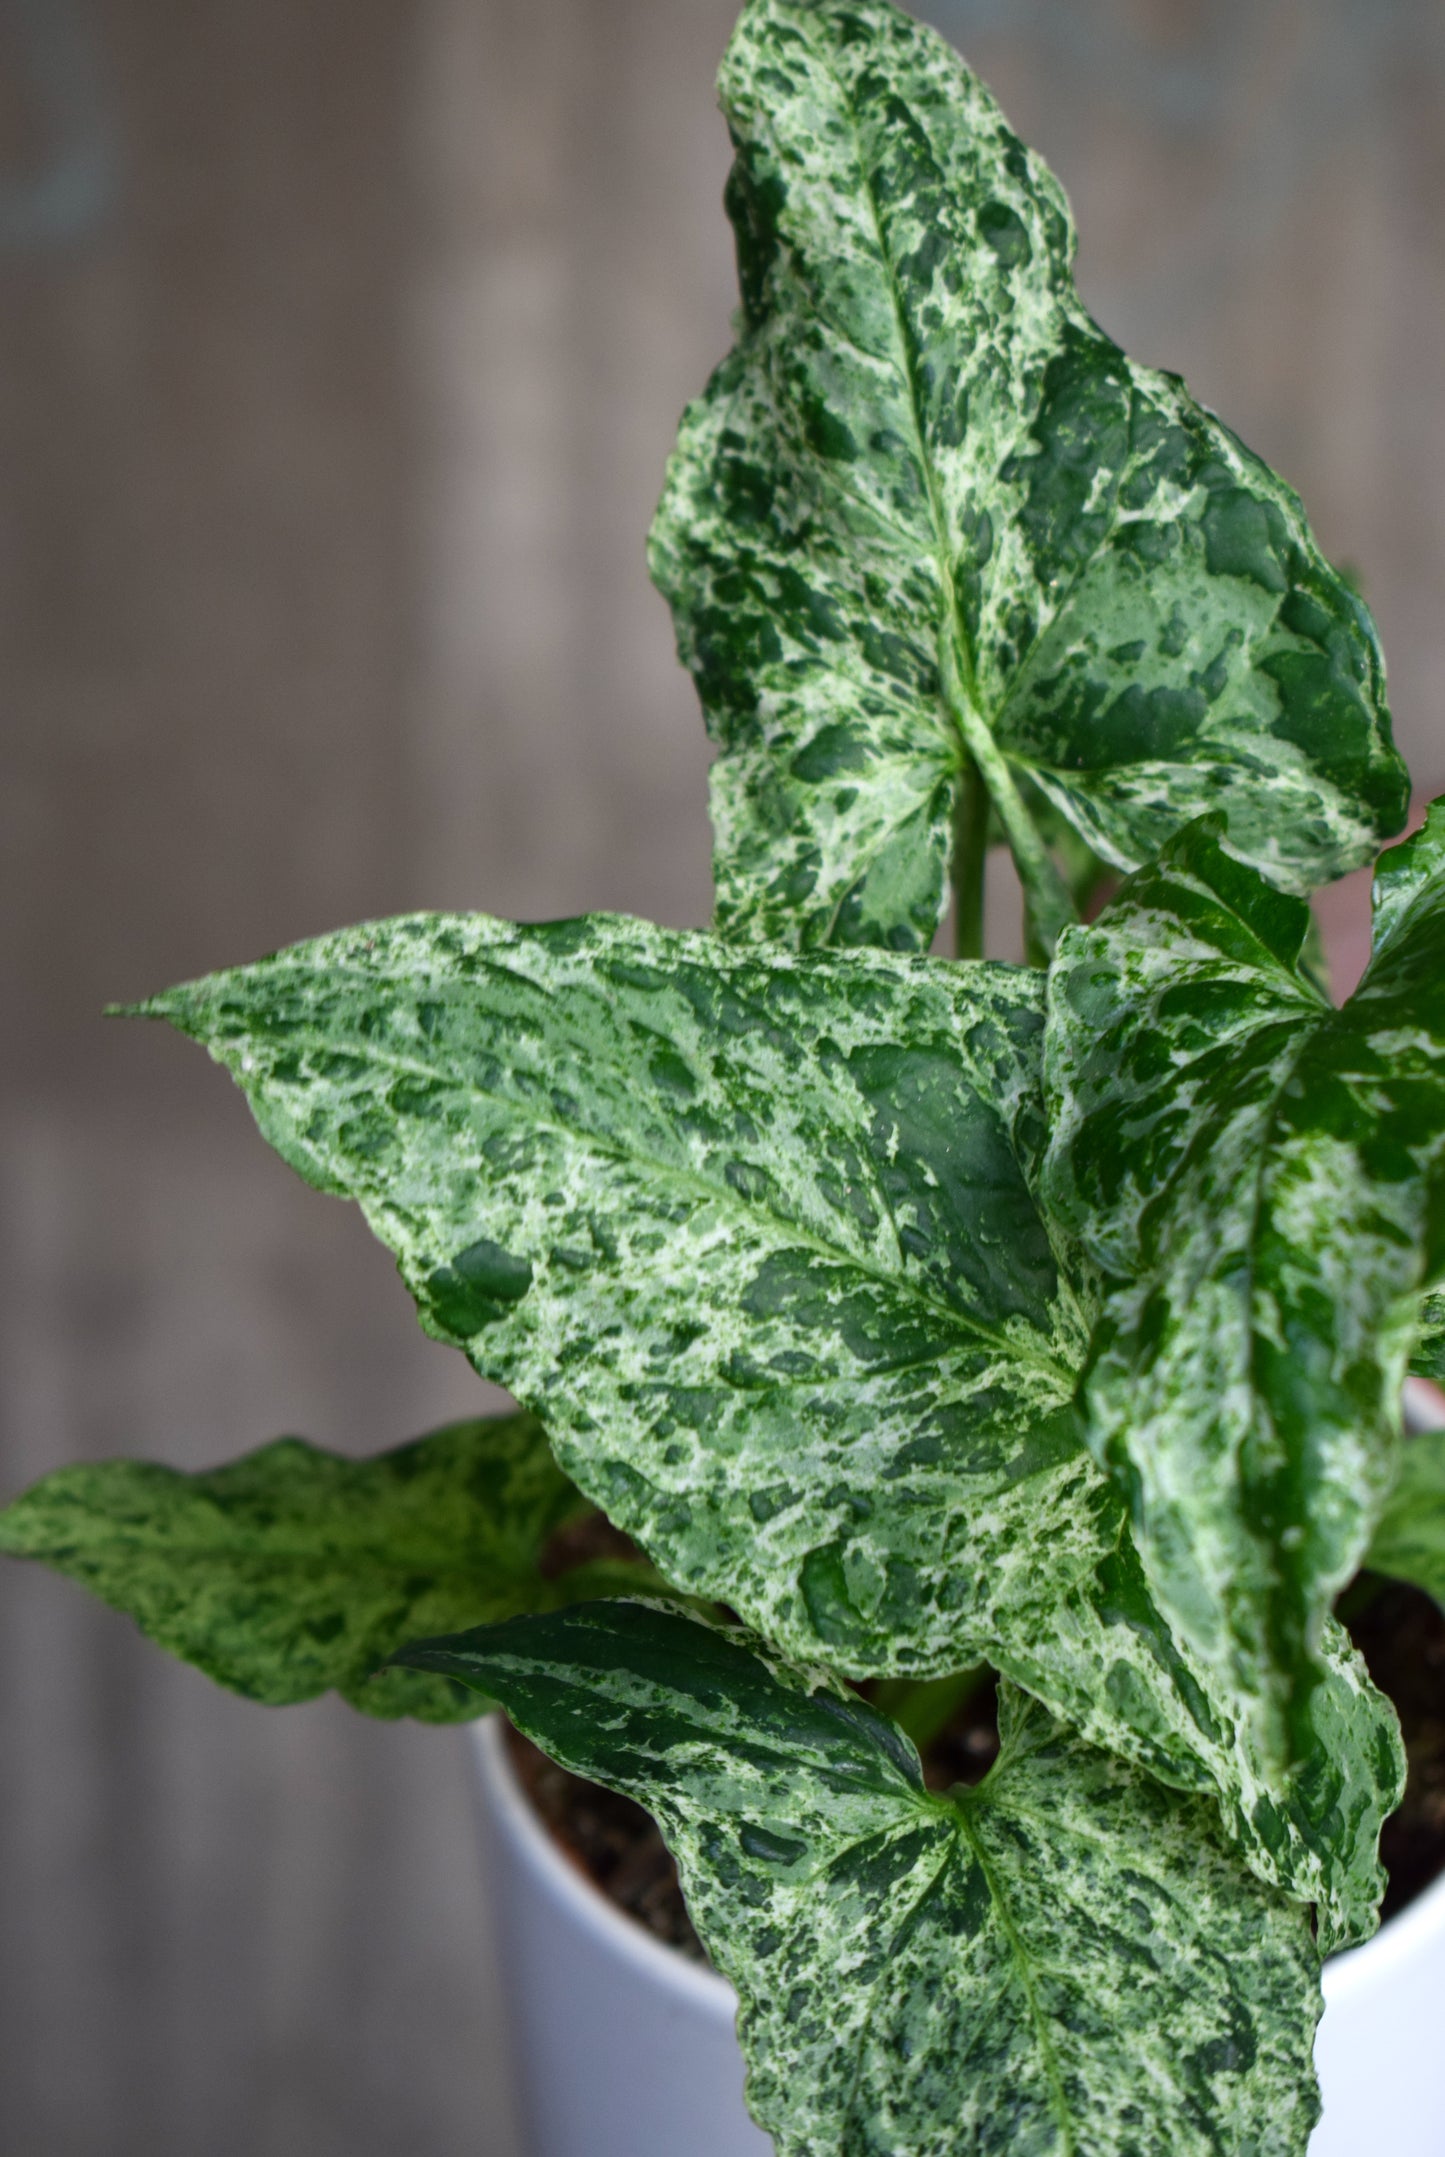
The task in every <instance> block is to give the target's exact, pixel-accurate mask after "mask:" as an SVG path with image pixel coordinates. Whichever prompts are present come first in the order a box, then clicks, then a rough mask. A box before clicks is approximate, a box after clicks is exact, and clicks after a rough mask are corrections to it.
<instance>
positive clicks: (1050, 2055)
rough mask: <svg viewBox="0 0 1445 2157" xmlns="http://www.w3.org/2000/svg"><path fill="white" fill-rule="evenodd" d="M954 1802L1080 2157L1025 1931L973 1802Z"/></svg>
mask: <svg viewBox="0 0 1445 2157" xmlns="http://www.w3.org/2000/svg"><path fill="white" fill-rule="evenodd" d="M1002 1765H1003V1763H1002V1762H999V1763H998V1764H996V1766H995V1768H994V1770H993V1773H994V1774H997V1773H998V1771H999V1767H1000V1766H1002ZM992 1779H993V1778H992V1776H990V1777H989V1778H988V1780H989V1781H991V1780H992ZM986 1790H987V1783H984V1784H982V1785H980V1787H979V1790H977V1791H968V1792H967V1793H963V1794H962V1795H966V1796H967V1797H968V1799H969V1800H970V1803H971V1804H972V1805H973V1806H983V1805H986V1804H988V1803H989V1802H991V1795H990V1796H985V1795H984V1794H983V1793H984V1792H985V1791H986ZM952 1806H953V1812H954V1817H955V1819H956V1821H957V1833H958V1836H959V1839H960V1841H963V1842H966V1843H967V1844H968V1847H969V1849H970V1851H971V1852H972V1853H973V1858H974V1862H975V1863H976V1864H977V1866H978V1869H979V1871H980V1872H981V1873H982V1874H983V1879H984V1885H985V1887H986V1888H987V1889H988V1894H989V1901H990V1903H991V1904H992V1906H993V1910H994V1914H995V1916H996V1917H997V1919H998V1924H999V1929H1000V1931H1001V1932H1002V1933H1003V1936H1004V1939H1005V1940H1006V1942H1007V1943H1008V1948H1009V1954H1010V1958H1011V1960H1012V1962H1013V1965H1014V1968H1015V1969H1016V1971H1017V1972H1018V1981H1019V1986H1020V1989H1021V1991H1022V1992H1023V1996H1024V2005H1025V2007H1026V2009H1027V2012H1028V2018H1029V2021H1030V2023H1031V2025H1032V2026H1033V2031H1034V2036H1035V2040H1036V2042H1037V2044H1038V2048H1039V2056H1040V2058H1041V2060H1042V2062H1043V2069H1044V2079H1045V2081H1046V2082H1047V2084H1048V2089H1049V2107H1050V2110H1051V2111H1052V2113H1053V2115H1054V2118H1055V2120H1056V2121H1057V2122H1058V2125H1059V2129H1060V2132H1061V2133H1062V2135H1063V2138H1064V2149H1063V2153H1062V2157H1077V2152H1078V2143H1077V2140H1076V2138H1075V2133H1074V2117H1073V2112H1072V2109H1071V2107H1070V2105H1069V2099H1068V2092H1067V2090H1066V2089H1065V2086H1064V2076H1063V2070H1062V2068H1061V2067H1060V2065H1059V2058H1058V2054H1057V2052H1056V2051H1055V2049H1054V2036H1053V2029H1052V2026H1051V2023H1050V2020H1049V2017H1048V2015H1047V2014H1046V2013H1045V2011H1044V2009H1043V2008H1042V2007H1041V2005H1040V2004H1039V1998H1038V1993H1037V1990H1036V1986H1035V1976H1034V1965H1033V1958H1032V1956H1031V1954H1030V1952H1029V1949H1028V1946H1027V1944H1026V1942H1025V1940H1024V1938H1023V1935H1022V1933H1020V1931H1019V1929H1018V1927H1017V1925H1016V1924H1015V1923H1014V1919H1013V1915H1012V1913H1011V1911H1010V1909H1009V1905H1008V1898H1007V1896H1006V1895H1005V1893H1004V1891H1003V1888H1002V1886H1001V1885H1000V1883H999V1880H998V1878H997V1876H996V1874H995V1871H994V1867H993V1864H992V1862H991V1861H990V1858H989V1856H988V1854H987V1853H986V1851H985V1849H984V1846H983V1842H982V1839H981V1838H980V1836H979V1834H978V1832H977V1830H976V1829H975V1827H974V1825H973V1822H972V1820H971V1818H970V1817H969V1812H970V1806H969V1805H967V1804H964V1803H962V1802H960V1800H959V1798H957V1797H956V1798H955V1799H954V1800H953V1801H952Z"/></svg>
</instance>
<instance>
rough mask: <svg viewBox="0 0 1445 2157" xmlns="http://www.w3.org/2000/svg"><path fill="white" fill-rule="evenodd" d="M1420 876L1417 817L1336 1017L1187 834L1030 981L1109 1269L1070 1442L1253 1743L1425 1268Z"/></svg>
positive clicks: (1433, 995)
mask: <svg viewBox="0 0 1445 2157" xmlns="http://www.w3.org/2000/svg"><path fill="white" fill-rule="evenodd" d="M1442 863H1445V818H1442V816H1441V813H1440V812H1439V811H1438V810H1437V811H1435V812H1432V816H1431V820H1430V823H1429V825H1428V826H1427V829H1426V830H1425V831H1424V832H1422V833H1420V834H1419V835H1418V836H1417V837H1416V838H1414V839H1412V840H1410V841H1408V842H1407V843H1406V844H1405V845H1404V846H1401V847H1399V848H1396V849H1395V850H1394V851H1393V852H1392V853H1390V854H1388V855H1386V856H1385V857H1384V860H1383V861H1382V863H1381V866H1380V870H1379V873H1378V876H1377V881H1376V943H1375V952H1374V956H1373V958H1372V960H1371V963H1370V967H1369V970H1368V971H1367V973H1366V975H1365V978H1364V980H1363V981H1362V983H1361V985H1360V987H1359V989H1358V990H1357V991H1356V993H1355V995H1354V996H1353V997H1352V999H1351V1000H1350V1002H1349V1003H1348V1004H1347V1005H1346V1006H1345V1007H1344V1009H1343V1010H1342V1011H1338V1012H1336V1011H1334V1010H1332V1009H1330V1008H1329V1007H1328V1006H1326V1005H1324V1004H1323V1003H1322V1002H1321V1001H1320V999H1319V998H1318V997H1317V995H1316V994H1315V992H1314V991H1313V990H1311V989H1310V988H1309V986H1308V985H1307V983H1306V982H1305V980H1304V979H1303V977H1302V976H1301V974H1300V973H1299V971H1298V969H1297V966H1296V963H1295V962H1296V958H1297V954H1298V951H1299V947H1300V941H1301V938H1302V936H1303V933H1304V928H1305V909H1304V907H1303V905H1302V904H1300V903H1298V902H1295V901H1293V900H1291V899H1289V898H1287V897H1284V896H1281V895H1280V894H1279V893H1277V892H1274V891H1271V890H1270V889H1269V888H1268V887H1267V886H1265V885H1264V884H1262V883H1261V882H1260V880H1259V879H1258V878H1257V877H1256V876H1254V875H1253V873H1252V872H1251V871H1249V870H1248V869H1245V868H1243V867H1242V866H1241V865H1240V864H1239V863H1237V862H1234V861H1232V860H1231V859H1230V858H1229V857H1228V856H1227V855H1226V854H1224V853H1223V852H1222V851H1221V849H1220V847H1219V845H1218V844H1217V841H1216V838H1215V837H1214V836H1213V835H1212V834H1211V832H1210V831H1209V830H1208V828H1207V827H1203V826H1200V827H1195V828H1194V829H1192V830H1191V831H1189V832H1187V833H1185V834H1183V835H1182V836H1181V837H1180V838H1179V839H1178V840H1176V841H1175V842H1174V843H1173V844H1172V845H1171V846H1170V847H1169V848H1167V849H1166V850H1165V853H1164V854H1163V855H1162V856H1161V858H1160V861H1159V862H1158V863H1157V864H1156V865H1155V866H1154V867H1152V868H1150V869H1148V870H1144V871H1142V872H1140V874H1139V875H1137V876H1136V877H1134V878H1132V879H1130V881H1129V882H1128V883H1127V884H1126V885H1125V886H1124V888H1123V890H1122V892H1121V893H1120V895H1119V898H1118V899H1117V900H1116V901H1115V903H1114V904H1113V905H1112V906H1111V907H1109V908H1108V909H1107V911H1106V912H1105V914H1104V915H1103V916H1102V917H1101V918H1100V920H1099V921H1098V922H1097V923H1096V924H1094V925H1093V926H1092V927H1090V928H1088V929H1074V930H1072V931H1070V933H1069V936H1068V937H1067V939H1066V940H1065V943H1064V945H1063V947H1062V948H1061V951H1060V954H1059V958H1058V961H1057V963H1056V966H1055V969H1054V972H1053V976H1052V980H1051V988H1050V1020H1049V1036H1048V1047H1047V1071H1048V1083H1049V1087H1050V1089H1051V1093H1052V1097H1053V1099H1054V1102H1055V1104H1056V1111H1057V1120H1056V1124H1055V1129H1054V1135H1053V1139H1052V1142H1051V1153H1050V1161H1049V1167H1048V1170H1047V1173H1046V1178H1045V1181H1046V1187H1047V1189H1048V1192H1049V1196H1050V1200H1051V1202H1052V1203H1053V1205H1054V1206H1055V1207H1056V1208H1057V1209H1058V1210H1059V1212H1060V1213H1061V1214H1062V1216H1063V1217H1064V1218H1065V1219H1066V1220H1068V1221H1069V1222H1070V1223H1071V1224H1072V1225H1073V1227H1074V1228H1075V1229H1076V1230H1077V1231H1078V1233H1080V1234H1081V1235H1082V1236H1083V1237H1084V1239H1085V1240H1086V1241H1087V1242H1088V1244H1089V1246H1090V1248H1091V1250H1092V1252H1093V1255H1094V1257H1095V1258H1096V1260H1097V1261H1098V1262H1099V1263H1100V1264H1101V1265H1102V1266H1103V1267H1104V1268H1105V1269H1106V1270H1107V1271H1108V1272H1109V1273H1111V1274H1112V1275H1116V1276H1118V1285H1117V1286H1115V1287H1114V1288H1113V1289H1111V1291H1110V1293H1109V1296H1108V1298H1107V1301H1106V1305H1105V1309H1104V1314H1103V1316H1102V1318H1101V1320H1100V1323H1099V1328H1098V1330H1097V1332H1096V1335H1095V1339H1094V1344H1093V1347H1092V1351H1091V1370H1090V1374H1089V1378H1088V1384H1087V1395H1086V1398H1087V1407H1088V1414H1089V1421H1090V1436H1091V1443H1092V1444H1093V1445H1094V1447H1095V1448H1096V1451H1097V1453H1098V1456H1099V1458H1100V1459H1101V1461H1103V1462H1105V1463H1106V1464H1107V1465H1108V1466H1109V1468H1110V1469H1111V1471H1112V1472H1113V1474H1114V1475H1115V1477H1116V1480H1117V1482H1118V1485H1119V1487H1120V1489H1121V1491H1122V1492H1123V1494H1124V1496H1125V1498H1126V1500H1127V1502H1128V1504H1129V1507H1130V1513H1131V1519H1132V1522H1133V1527H1134V1532H1135V1537H1136V1540H1137V1542H1138V1546H1139V1549H1140V1553H1141V1555H1142V1558H1143V1562H1144V1567H1145V1571H1146V1573H1147V1576H1148V1578H1149V1581H1150V1584H1151V1587H1152V1589H1153V1592H1154V1594H1155V1596H1156V1598H1157V1600H1158V1601H1159V1603H1160V1605H1161V1607H1162V1609H1163V1610H1164V1611H1165V1613H1166V1615H1167V1616H1168V1618H1169V1620H1170V1622H1171V1624H1172V1626H1173V1628H1174V1630H1175V1631H1176V1633H1177V1634H1178V1635H1179V1636H1180V1637H1181V1638H1182V1639H1183V1640H1184V1641H1185V1642H1187V1643H1188V1644H1189V1646H1190V1648H1191V1650H1192V1652H1193V1653H1194V1655H1195V1656H1196V1657H1197V1658H1198V1659H1199V1660H1200V1661H1202V1663H1203V1664H1204V1665H1205V1666H1207V1667H1208V1668H1209V1669H1210V1670H1211V1671H1212V1673H1213V1687H1212V1689H1213V1690H1214V1691H1215V1693H1216V1694H1217V1696H1218V1697H1220V1698H1223V1699H1226V1700H1227V1699H1229V1698H1231V1697H1232V1698H1233V1699H1234V1701H1235V1703H1236V1707H1237V1713H1238V1715H1239V1717H1241V1718H1242V1719H1244V1720H1246V1721H1252V1722H1254V1724H1255V1725H1256V1726H1257V1731H1258V1738H1257V1742H1258V1744H1259V1746H1260V1748H1261V1751H1262V1753H1263V1755H1264V1757H1266V1758H1270V1757H1282V1756H1283V1755H1285V1754H1286V1753H1287V1752H1288V1751H1289V1750H1290V1748H1291V1747H1292V1746H1293V1747H1295V1748H1300V1747H1302V1746H1303V1745H1304V1743H1305V1742H1306V1741H1305V1738H1304V1735H1303V1731H1304V1722H1305V1718H1306V1703H1307V1700H1308V1695H1309V1691H1310V1687H1311V1685H1312V1684H1313V1683H1314V1681H1315V1678H1316V1675H1317V1673H1318V1669H1319V1663H1318V1652H1319V1643H1320V1638H1321V1628H1322V1626H1323V1623H1324V1619H1325V1616H1326V1613H1327V1611H1328V1609H1329V1607H1330V1604H1331V1602H1332V1601H1333V1598H1334V1596H1335V1594H1336V1593H1337V1592H1338V1590H1339V1589H1340V1588H1341V1587H1342V1586H1343V1584H1344V1583H1345V1581H1347V1580H1348V1579H1349V1577H1350V1575H1351V1574H1352V1573H1353V1572H1354V1570H1355V1568H1356V1567H1357V1565H1358V1564H1359V1562H1360V1560H1361V1558H1362V1557H1363V1555H1364V1550H1365V1545H1366V1543H1367V1541H1368V1538H1369V1534H1370V1530H1371V1527H1372V1525H1373V1522H1374V1520H1375V1517H1376V1515H1377V1514H1378V1512H1379V1509H1380V1507H1381V1505H1382V1504H1383V1502H1384V1499H1385V1496H1386V1494H1387V1493H1388V1490H1389V1488H1390V1483H1391V1480H1392V1478H1393V1475H1394V1469H1395V1457H1396V1446H1397V1440H1398V1428H1399V1396H1400V1386H1401V1382H1402V1380H1403V1377H1404V1371H1405V1364H1406V1359H1407V1356H1408V1354H1409V1350H1410V1345H1411V1341H1412V1339H1413V1336H1414V1331H1415V1326H1416V1322H1417V1313H1418V1299H1419V1296H1420V1292H1421V1289H1422V1287H1423V1286H1424V1284H1425V1283H1426V1282H1428V1281H1429V1280H1431V1279H1433V1278H1434V1277H1435V1274H1436V1272H1437V1271H1438V1256H1437V1255H1436V1246H1437V1243H1438V1238H1439V1219H1438V1204H1437V1197H1436V1184H1437V1175H1438V1163H1439V1160H1440V1157H1441V1154H1442V1151H1445V875H1442V873H1441V871H1442Z"/></svg>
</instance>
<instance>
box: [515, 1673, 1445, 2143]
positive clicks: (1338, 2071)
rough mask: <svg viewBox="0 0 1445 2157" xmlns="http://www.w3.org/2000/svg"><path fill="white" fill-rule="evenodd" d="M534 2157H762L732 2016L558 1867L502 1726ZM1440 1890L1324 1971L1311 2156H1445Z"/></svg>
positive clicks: (1444, 1925) (678, 1960)
mask: <svg viewBox="0 0 1445 2157" xmlns="http://www.w3.org/2000/svg"><path fill="white" fill-rule="evenodd" d="M473 1730H474V1735H475V1742H476V1753H477V1762H478V1766H479V1768H480V1771H481V1809H482V1823H483V1831H484V1834H485V1836H486V1840H487V1844H488V1846H489V1847H488V1859H489V1865H490V1876H491V1881H492V1891H493V1901H494V1906H495V1909H496V1915H497V1930H498V1940H497V1946H498V1950H499V1953H500V1957H501V1968H502V1976H503V1984H504V1988H505V1991H506V1995H507V2000H508V2005H509V2012H510V2015H511V2020H512V2037H513V2048H514V2058H515V2061H516V2067H517V2080H518V2096H519V2098H520V2101H521V2110H522V2117H523V2122H524V2127H525V2132H526V2134H527V2137H528V2141H527V2157H767V2153H768V2152H769V2151H771V2149H772V2143H771V2141H770V2140H769V2139H768V2137H767V2136H766V2135H764V2134H762V2133H761V2132H760V2131H759V2129H758V2128H757V2127H755V2126H754V2125H753V2123H752V2121H751V2120H750V2119H749V2117H748V2114H747V2111H746V2109H745V2107H744V2104H743V2063H742V2055H741V2053H740V2052H739V2050H738V2043H737V2038H736V2035H735V2034H734V2030H733V2016H734V2013H735V2011H736V2007H737V1999H736V1996H735V1994H734V1992H733V1989H732V1987H731V1985H729V1984H727V1983H726V1981H725V1980H724V1979H723V1978H721V1977H719V1976H717V1975H716V1973H715V1972H713V1971H711V1970H705V1969H702V1968H700V1967H699V1966H698V1964H696V1963H694V1962H689V1961H688V1960H686V1958H685V1957H684V1956H682V1955H679V1954H676V1953H675V1952H674V1951H673V1950H672V1949H671V1948H669V1947H664V1946H663V1944H662V1943H661V1941H659V1940H656V1939H654V1938H653V1937H652V1935H651V1934H650V1933H647V1932H644V1931H643V1930H642V1928H641V1926H639V1925H637V1924H635V1923H634V1922H633V1920H632V1919H631V1918H629V1917H625V1916H624V1915H623V1914H622V1912H621V1911H620V1910H618V1909H616V1908H614V1906H613V1905H612V1904H611V1903H610V1902H609V1901H608V1900H607V1899H606V1897H605V1896H604V1895H602V1894H601V1893H600V1892H599V1890H598V1889H597V1888H595V1887H594V1886H593V1885H592V1883H591V1881H590V1880H588V1879H587V1878H586V1877H585V1876H584V1875H583V1874H582V1873H581V1872H580V1871H579V1870H578V1868H577V1867H576V1866H575V1865H573V1864H572V1863H571V1861H570V1860H569V1859H568V1858H566V1857H564V1856H563V1854H562V1852H561V1851H560V1850H559V1849H558V1847H557V1845H556V1843H555V1842H554V1841H553V1839H552V1837H551V1836H550V1835H549V1834H548V1832H547V1830H546V1829H545V1828H544V1827H543V1825H542V1823H541V1821H540V1820H539V1819H538V1818H537V1815H536V1813H535V1812H534V1810H533V1809H532V1806H531V1804H530V1802H529V1800H528V1799H527V1797H526V1796H525V1794H524V1793H523V1790H522V1787H521V1785H520V1783H519V1782H518V1780H517V1777H516V1775H515V1774H514V1772H513V1770H512V1765H511V1762H510V1760H509V1759H508V1757H507V1750H506V1746H505V1743H504V1742H503V1738H502V1726H501V1722H500V1719H499V1718H498V1717H496V1716H488V1717H487V1719H486V1720H485V1721H484V1722H481V1723H477V1724H475V1725H474V1726H473ZM1442 1999H1445V1876H1442V1878H1441V1879H1439V1880H1437V1881H1436V1882H1435V1883H1434V1885H1433V1886H1432V1887H1430V1888H1428V1889H1427V1890H1426V1892H1425V1893H1424V1894H1423V1895H1421V1896H1419V1897H1418V1898H1417V1900H1416V1901H1415V1902H1413V1903H1412V1904H1411V1905H1410V1907H1409V1908H1408V1909H1406V1910H1403V1911H1401V1913H1400V1915H1399V1916H1398V1917H1395V1918H1392V1919H1391V1921H1390V1923H1389V1924H1388V1925H1386V1926H1385V1928H1384V1930H1383V1931H1382V1932H1380V1933H1379V1934H1378V1935H1377V1936H1376V1938H1374V1939H1373V1940H1370V1941H1368V1942H1367V1943H1366V1945H1365V1946H1364V1947H1357V1948H1355V1949H1354V1950H1353V1951H1352V1952H1351V1953H1349V1954H1347V1955H1340V1956H1338V1957H1337V1958H1336V1959H1335V1960H1334V1961H1333V1962H1331V1963H1329V1964H1328V1965H1327V1967H1326V1969H1325V2015H1324V2020H1323V2021H1322V2022H1321V2024H1320V2031H1319V2036H1318V2038H1317V2040H1316V2043H1315V2062H1316V2065H1317V2067H1318V2069H1319V2076H1320V2087H1321V2090H1322V2093H1323V2096H1324V2103H1325V2116H1324V2119H1323V2120H1322V2121H1321V2123H1320V2125H1319V2127H1318V2128H1317V2129H1316V2131H1315V2133H1314V2135H1313V2136H1312V2138H1311V2140H1310V2157H1374V2153H1375V2152H1377V2151H1378V2152H1379V2153H1380V2157H1442V2153H1445V2043H1442V2042H1441V2039H1440V2034H1439V2033H1440V2003H1441V2001H1442Z"/></svg>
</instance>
